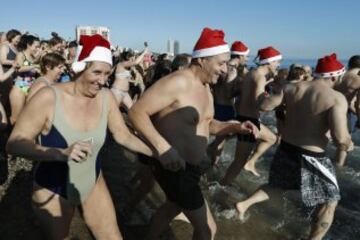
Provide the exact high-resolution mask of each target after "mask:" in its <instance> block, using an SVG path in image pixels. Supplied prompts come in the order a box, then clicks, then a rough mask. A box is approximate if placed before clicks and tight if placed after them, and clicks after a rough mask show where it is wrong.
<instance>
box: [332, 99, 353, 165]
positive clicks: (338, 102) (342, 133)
mask: <svg viewBox="0 0 360 240" xmlns="http://www.w3.org/2000/svg"><path fill="white" fill-rule="evenodd" d="M347 105H348V104H347V101H346V99H345V97H344V96H343V95H341V94H340V93H339V94H338V96H337V97H336V99H335V105H334V106H333V107H332V108H331V109H330V110H329V124H330V133H331V136H332V138H333V140H334V144H335V146H336V147H337V151H336V159H335V161H336V163H337V165H338V166H343V165H344V163H345V159H346V156H347V151H350V150H352V149H351V148H352V146H353V144H352V141H351V136H350V134H349V131H348V127H347V117H346V112H347V107H348V106H347Z"/></svg>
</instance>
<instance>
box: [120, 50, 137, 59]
mask: <svg viewBox="0 0 360 240" xmlns="http://www.w3.org/2000/svg"><path fill="white" fill-rule="evenodd" d="M133 56H135V54H134V52H133V51H124V52H122V53H121V55H120V58H121V60H120V61H128V60H129V59H130V58H132V57H133Z"/></svg>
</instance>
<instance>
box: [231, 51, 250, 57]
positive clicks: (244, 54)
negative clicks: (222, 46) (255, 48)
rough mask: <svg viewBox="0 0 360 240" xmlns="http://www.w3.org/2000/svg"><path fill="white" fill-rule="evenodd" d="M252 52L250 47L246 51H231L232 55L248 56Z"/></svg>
mask: <svg viewBox="0 0 360 240" xmlns="http://www.w3.org/2000/svg"><path fill="white" fill-rule="evenodd" d="M249 53H250V49H248V50H246V51H245V52H239V51H231V55H240V56H247V55H249Z"/></svg>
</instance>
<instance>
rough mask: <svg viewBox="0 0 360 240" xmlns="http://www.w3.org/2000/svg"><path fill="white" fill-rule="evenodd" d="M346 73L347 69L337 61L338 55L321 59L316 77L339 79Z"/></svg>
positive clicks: (315, 73) (317, 66)
mask: <svg viewBox="0 0 360 240" xmlns="http://www.w3.org/2000/svg"><path fill="white" fill-rule="evenodd" d="M344 73H345V67H344V65H342V63H341V62H339V61H338V60H337V59H336V54H335V53H333V54H331V55H330V56H325V57H323V58H320V59H319V60H318V62H317V65H316V69H315V72H314V77H324V78H330V77H337V76H340V75H342V74H344Z"/></svg>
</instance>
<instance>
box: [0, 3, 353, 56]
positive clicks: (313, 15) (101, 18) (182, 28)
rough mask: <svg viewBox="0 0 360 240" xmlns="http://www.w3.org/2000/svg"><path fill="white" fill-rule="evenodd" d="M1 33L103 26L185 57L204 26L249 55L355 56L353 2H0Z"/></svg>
mask: <svg viewBox="0 0 360 240" xmlns="http://www.w3.org/2000/svg"><path fill="white" fill-rule="evenodd" d="M0 5H1V14H0V31H7V30H9V29H11V28H16V29H19V30H21V31H23V30H27V31H29V32H32V33H37V34H38V35H39V36H40V37H43V38H46V39H47V38H49V37H50V32H51V31H56V32H58V33H59V35H60V36H62V37H64V38H65V39H69V38H71V39H73V38H74V37H75V27H76V25H91V26H107V27H109V28H110V30H111V32H110V35H111V41H112V43H113V45H120V46H124V47H131V48H138V49H141V48H142V47H143V42H144V41H145V40H146V41H148V42H149V46H150V48H151V49H152V50H154V51H160V52H163V51H166V42H167V39H169V38H172V39H176V40H178V41H179V42H180V49H181V52H191V51H192V48H193V46H194V44H195V42H196V40H197V39H198V37H199V34H200V32H201V30H202V29H203V28H204V27H210V28H218V29H223V30H224V31H225V39H226V41H227V42H228V43H229V44H231V43H232V42H233V41H235V40H241V41H243V42H245V43H246V44H247V45H248V46H249V47H250V49H251V53H250V54H251V55H256V52H257V50H258V49H259V48H263V47H266V46H269V45H272V46H274V47H275V48H277V49H279V50H280V51H281V53H282V54H283V56H284V57H285V58H293V57H297V58H318V57H320V56H323V55H325V54H329V53H331V52H336V53H337V54H338V56H339V57H340V58H342V59H347V58H349V57H350V56H351V55H354V54H360V29H359V23H360V13H359V11H360V1H359V0H342V1H340V0H312V1H310V0H301V1H291V0H288V1H281V0H273V1H269V0H267V1H266V0H257V1H240V0H228V1H226V0H223V1H219V0H207V1H205V0H192V1H189V0H181V1H171V0H167V1H166V0H133V1H130V0H129V1H121V0H112V1H111V0H96V1H95V0H86V1H80V0H78V1H76V0H71V1H70V0H62V1H61V0H59V1H52V0H27V1H23V0H17V3H16V4H15V3H14V2H13V1H2V2H1V4H0Z"/></svg>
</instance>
